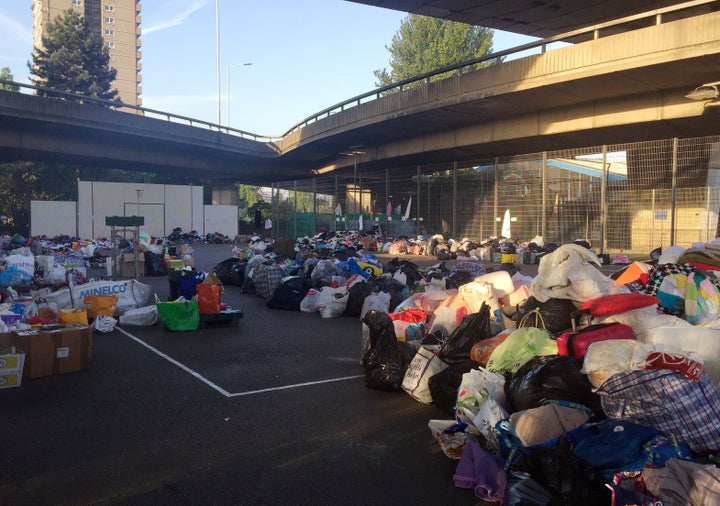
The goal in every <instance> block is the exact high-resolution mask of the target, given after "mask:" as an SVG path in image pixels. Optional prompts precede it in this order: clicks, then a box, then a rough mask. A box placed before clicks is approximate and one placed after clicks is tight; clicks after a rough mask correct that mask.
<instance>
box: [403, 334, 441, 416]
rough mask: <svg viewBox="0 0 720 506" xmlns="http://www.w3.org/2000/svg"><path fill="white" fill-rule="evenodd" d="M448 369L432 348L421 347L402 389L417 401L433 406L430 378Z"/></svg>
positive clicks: (407, 372)
mask: <svg viewBox="0 0 720 506" xmlns="http://www.w3.org/2000/svg"><path fill="white" fill-rule="evenodd" d="M447 367H448V365H447V364H446V363H445V362H443V361H442V359H441V358H440V357H438V356H437V355H436V354H435V352H434V351H433V350H432V349H431V348H429V347H427V346H421V347H420V349H419V350H418V351H417V353H415V356H414V357H413V359H412V361H411V362H410V364H409V365H408V368H407V370H406V371H405V376H404V377H403V382H402V389H403V390H405V391H406V392H407V393H408V394H410V396H411V397H412V398H413V399H415V400H416V401H419V402H422V403H423V404H432V395H431V394H430V385H429V381H430V377H431V376H434V375H436V374H437V373H439V372H440V371H442V370H444V369H447Z"/></svg>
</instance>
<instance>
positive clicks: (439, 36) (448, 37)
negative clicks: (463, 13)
mask: <svg viewBox="0 0 720 506" xmlns="http://www.w3.org/2000/svg"><path fill="white" fill-rule="evenodd" d="M492 42H493V31H492V30H491V29H489V28H484V27H481V26H474V25H467V24H465V23H457V22H454V21H445V20H443V19H439V18H431V17H427V16H420V15H417V14H410V15H409V16H408V17H406V18H405V19H404V20H403V22H402V24H401V25H400V29H399V30H398V31H397V32H396V33H395V35H394V36H393V39H392V43H391V44H390V46H389V47H388V46H385V48H386V49H387V50H388V51H390V62H389V63H390V69H391V70H390V72H388V71H387V69H384V68H383V69H379V70H376V71H375V72H374V74H375V77H376V78H377V79H378V82H376V83H375V84H376V86H386V85H389V84H391V83H394V82H398V81H402V80H403V79H408V78H410V77H414V76H417V75H420V74H424V73H425V72H430V71H433V70H435V69H439V68H442V67H446V66H449V65H453V64H456V63H461V62H464V61H468V60H472V59H475V58H480V57H482V56H486V55H489V54H491V53H492ZM488 65H489V63H485V64H477V65H474V66H473V67H472V69H471V70H473V69H476V68H481V67H484V66H488ZM464 71H466V72H467V71H468V69H465V70H464ZM459 73H460V71H455V72H450V73H445V74H441V75H437V76H433V78H432V80H433V81H436V80H439V79H445V78H447V77H450V75H452V74H459ZM418 84H420V83H418Z"/></svg>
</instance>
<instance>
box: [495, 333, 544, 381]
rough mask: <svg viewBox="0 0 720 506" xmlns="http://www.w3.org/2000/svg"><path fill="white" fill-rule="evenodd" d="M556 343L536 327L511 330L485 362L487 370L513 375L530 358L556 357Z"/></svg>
mask: <svg viewBox="0 0 720 506" xmlns="http://www.w3.org/2000/svg"><path fill="white" fill-rule="evenodd" d="M557 354H558V347H557V341H556V340H555V339H553V338H552V336H551V335H550V333H549V332H548V331H547V330H544V329H539V328H536V327H521V328H519V329H516V330H513V331H512V332H511V333H510V335H509V336H507V338H506V339H505V340H504V341H503V342H502V343H501V344H500V345H499V346H498V347H497V348H495V350H494V351H493V352H492V354H491V355H490V358H489V359H488V362H487V367H486V368H487V370H488V371H492V372H495V373H498V374H504V373H505V372H511V373H513V374H515V373H516V372H517V370H518V369H520V368H521V367H522V366H523V365H524V364H525V363H526V362H528V361H529V360H530V359H531V358H533V357H537V356H545V355H557Z"/></svg>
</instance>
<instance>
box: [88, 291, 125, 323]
mask: <svg viewBox="0 0 720 506" xmlns="http://www.w3.org/2000/svg"><path fill="white" fill-rule="evenodd" d="M117 303H118V297H117V295H86V296H85V298H84V299H83V304H85V306H86V307H87V312H88V316H89V317H90V318H97V316H98V315H105V316H110V317H113V316H115V310H116V309H117Z"/></svg>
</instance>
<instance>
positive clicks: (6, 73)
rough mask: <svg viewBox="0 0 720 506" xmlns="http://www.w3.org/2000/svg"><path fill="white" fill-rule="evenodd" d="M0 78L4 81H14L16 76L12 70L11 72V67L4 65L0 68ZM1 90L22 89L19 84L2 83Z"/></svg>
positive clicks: (0, 84)
mask: <svg viewBox="0 0 720 506" xmlns="http://www.w3.org/2000/svg"><path fill="white" fill-rule="evenodd" d="M0 80H3V81H14V80H15V77H13V74H12V72H10V67H3V68H2V69H0ZM0 90H5V91H20V86H18V85H17V84H4V83H0Z"/></svg>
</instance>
